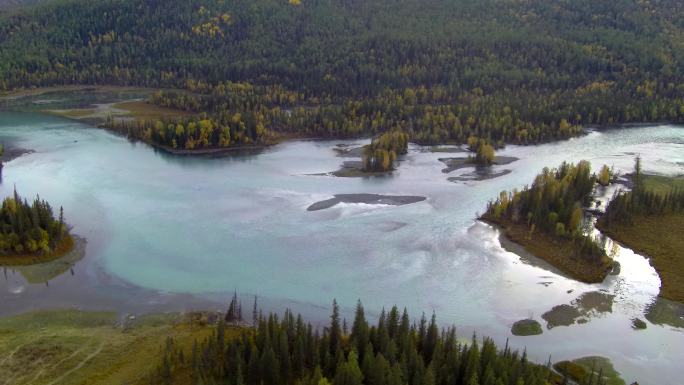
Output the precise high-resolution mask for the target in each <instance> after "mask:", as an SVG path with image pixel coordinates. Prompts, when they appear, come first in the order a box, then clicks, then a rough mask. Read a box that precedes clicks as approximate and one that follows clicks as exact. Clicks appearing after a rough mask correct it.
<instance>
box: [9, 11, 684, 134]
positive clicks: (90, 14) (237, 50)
mask: <svg viewBox="0 0 684 385" xmlns="http://www.w3.org/2000/svg"><path fill="white" fill-rule="evenodd" d="M225 82H228V83H226V84H233V83H238V82H239V83H244V84H249V85H252V86H255V87H257V88H256V90H257V91H258V98H256V99H254V100H253V101H254V103H251V104H248V106H247V107H246V108H247V109H248V112H249V113H252V112H258V113H261V112H262V110H263V108H262V107H264V106H266V107H267V108H269V109H272V108H274V107H285V106H288V105H291V104H293V103H294V104H297V106H298V107H299V106H308V107H311V109H302V110H299V111H297V110H295V111H293V113H295V114H297V117H298V118H300V120H301V121H302V122H304V125H303V126H299V125H296V124H295V123H297V121H291V122H289V123H290V124H292V125H296V126H297V129H300V130H305V131H307V132H316V133H318V134H321V135H322V134H327V135H330V136H339V135H343V134H347V135H358V134H359V133H362V134H375V133H378V132H382V131H385V130H387V129H391V128H400V129H402V130H404V131H406V132H409V133H410V135H411V139H412V140H416V141H420V142H433V143H436V142H448V141H453V142H461V143H463V142H465V140H466V139H467V138H468V137H469V136H470V135H475V136H478V137H484V138H487V139H488V140H492V141H494V142H515V143H535V142H540V141H548V140H554V139H560V138H566V137H569V136H573V135H577V134H578V133H580V132H581V130H580V126H586V125H593V124H614V123H625V122H647V121H668V122H682V121H684V5H683V4H682V2H680V1H677V0H663V1H658V2H654V1H651V2H648V1H643V2H635V1H631V0H617V1H610V2H609V1H591V0H560V1H547V0H531V1H525V2H519V1H512V0H483V1H472V0H363V1H362V0H302V1H298V0H297V1H295V0H290V1H287V0H259V1H253V0H234V1H221V0H198V1H185V0H99V1H90V0H66V1H65V0H56V1H54V2H50V3H48V4H46V5H43V6H40V7H38V8H36V9H27V10H25V11H21V12H19V13H13V14H12V15H8V16H5V17H0V92H1V90H11V89H14V88H17V87H27V86H49V85H61V84H73V83H78V84H117V85H139V86H150V87H171V88H183V89H187V90H189V91H191V92H193V93H202V94H204V96H202V97H201V98H200V96H196V97H197V98H199V99H202V98H209V101H202V100H194V101H193V104H192V105H184V106H182V107H184V108H186V109H192V108H193V107H196V108H200V107H202V106H205V105H206V106H208V107H207V108H212V107H217V106H220V105H222V104H225V103H223V102H225V100H226V97H225V96H219V95H217V94H219V93H218V92H216V87H218V86H219V85H220V83H225ZM276 94H277V95H281V96H282V95H288V98H274V97H273V96H274V95H276ZM188 100H191V99H188ZM172 104H180V103H172ZM314 107H315V108H314ZM202 108H204V107H202ZM204 112H218V111H212V110H204ZM263 120H264V121H265V123H266V124H267V126H266V128H267V129H273V130H276V131H277V130H279V129H280V128H281V127H280V126H279V124H281V123H280V121H281V120H282V119H280V118H278V119H275V118H274V119H272V120H273V121H269V119H263ZM283 125H284V126H287V125H286V124H283ZM165 126H167V124H165ZM286 129H288V130H289V129H291V127H289V126H288V127H286ZM254 139H255V138H252V140H254Z"/></svg>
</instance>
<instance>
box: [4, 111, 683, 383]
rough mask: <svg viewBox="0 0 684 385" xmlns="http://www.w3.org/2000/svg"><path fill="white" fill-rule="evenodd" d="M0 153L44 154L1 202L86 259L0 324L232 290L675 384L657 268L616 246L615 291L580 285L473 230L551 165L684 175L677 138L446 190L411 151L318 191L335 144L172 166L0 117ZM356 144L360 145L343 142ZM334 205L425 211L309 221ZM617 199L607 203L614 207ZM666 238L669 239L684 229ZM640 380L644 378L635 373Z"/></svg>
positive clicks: (23, 300) (23, 166) (437, 168)
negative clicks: (13, 201) (388, 172)
mask: <svg viewBox="0 0 684 385" xmlns="http://www.w3.org/2000/svg"><path fill="white" fill-rule="evenodd" d="M0 140H1V141H3V142H6V143H12V144H13V145H14V146H18V147H23V148H27V149H32V150H35V153H32V154H27V155H24V156H21V157H19V158H17V159H15V160H13V161H11V162H8V163H6V165H5V168H4V170H3V179H2V184H1V185H0V193H1V194H2V195H3V196H4V195H8V194H10V193H11V191H12V189H13V188H14V186H16V188H17V190H18V191H19V193H20V194H21V195H23V196H29V197H30V196H33V195H35V194H40V195H41V197H42V198H45V199H47V200H49V201H50V202H52V203H53V205H54V206H59V205H63V206H64V210H65V213H66V217H67V220H68V222H69V223H71V224H72V225H73V230H72V231H73V233H75V234H78V235H79V236H82V237H84V238H86V239H87V241H88V244H87V249H86V257H85V258H84V259H83V260H82V261H80V262H78V263H77V264H76V265H75V266H74V267H73V269H72V270H71V271H70V273H67V274H64V275H62V276H60V277H58V278H55V279H53V280H50V281H49V282H47V283H41V284H29V283H28V282H27V281H26V279H25V278H24V277H23V276H22V275H21V273H20V272H17V271H12V270H9V269H8V270H6V271H5V276H6V277H7V278H6V279H5V280H4V281H2V280H1V279H0V282H2V283H0V289H1V293H0V301H2V303H3V304H4V306H3V307H2V309H1V310H0V312H2V314H10V313H16V312H20V311H25V310H29V309H34V308H42V307H54V306H58V307H62V306H68V307H78V308H88V309H90V308H93V309H110V308H111V309H116V310H119V311H122V312H139V311H152V310H177V309H187V308H194V307H201V306H218V302H217V301H219V299H220V301H223V300H224V299H226V298H228V293H232V292H233V290H236V289H237V290H238V291H239V292H241V293H242V294H243V295H244V296H245V298H246V301H250V300H249V299H247V298H250V296H252V295H258V296H259V297H260V298H262V303H263V304H265V306H270V307H272V308H274V309H279V308H281V307H282V306H288V307H291V308H293V309H294V310H295V311H301V312H304V313H307V314H310V315H311V317H313V318H316V317H318V319H320V320H323V319H325V314H326V313H327V311H328V310H327V308H328V306H329V303H330V302H331V300H332V298H337V300H338V302H340V303H342V304H343V305H345V306H346V308H345V311H346V312H347V313H346V314H349V312H350V311H351V309H352V308H353V306H354V304H355V303H356V300H357V299H358V298H361V299H362V300H363V302H364V305H365V307H366V309H368V310H369V312H370V313H371V314H377V311H379V309H381V308H382V307H383V306H384V307H389V306H392V305H393V304H397V305H400V306H402V307H403V306H406V307H407V308H408V309H409V310H410V311H411V312H412V313H413V314H419V313H420V312H423V311H424V312H428V313H429V312H432V311H433V310H434V311H435V312H437V314H438V316H439V319H440V320H441V322H442V323H456V324H457V325H458V326H459V327H460V330H462V333H461V334H462V335H463V336H469V335H470V333H472V331H473V330H476V331H477V332H478V333H480V334H487V335H491V336H493V337H494V338H495V339H497V340H498V341H500V342H503V341H505V339H506V338H508V337H510V338H511V342H512V344H513V345H515V346H517V347H521V348H522V347H525V346H526V347H527V348H528V353H530V355H531V357H533V358H535V359H537V360H539V361H540V362H545V361H546V359H547V358H548V355H549V354H551V355H552V357H553V360H554V361H555V360H560V359H566V358H577V357H581V356H587V355H603V356H607V357H609V358H610V359H611V360H613V362H614V364H615V366H616V368H617V369H618V370H619V371H621V372H622V373H623V374H624V375H625V378H626V379H627V380H630V381H631V380H638V381H639V382H640V383H641V384H648V383H660V384H668V383H669V384H675V383H677V381H678V380H679V372H680V368H679V366H678V364H679V361H680V360H681V358H682V357H684V333H682V329H677V328H675V327H673V326H668V325H658V324H654V323H651V322H648V329H647V330H645V331H633V330H632V329H631V327H630V325H631V323H630V320H631V318H633V317H640V318H642V319H644V312H645V311H646V309H647V307H648V306H649V305H650V304H651V303H653V301H654V298H655V296H656V295H657V293H658V287H659V284H660V281H659V279H658V277H657V275H656V274H655V271H654V270H653V269H652V268H651V267H650V266H649V264H648V262H647V261H646V260H645V259H644V258H642V257H641V256H639V255H635V254H634V253H632V252H631V251H630V250H626V249H621V248H619V246H616V259H618V260H619V261H620V263H621V264H622V270H621V272H620V274H619V275H618V276H614V277H609V278H608V279H606V281H605V282H604V283H602V284H597V285H587V284H582V283H578V282H575V281H572V280H569V279H567V278H564V277H562V276H561V275H559V274H557V273H555V272H554V271H553V269H549V268H545V267H544V266H543V264H540V263H537V262H534V261H533V263H530V262H529V261H526V260H521V258H520V257H519V256H518V255H516V254H514V253H511V252H508V251H506V250H505V249H504V248H502V246H501V243H500V242H499V239H498V232H497V230H495V229H493V228H491V227H490V226H487V225H485V224H482V223H479V222H477V221H476V220H475V219H474V218H476V214H477V212H478V211H482V210H483V209H484V207H485V206H486V203H487V201H488V200H489V199H490V198H492V197H494V196H496V195H497V194H498V193H499V192H500V191H501V190H504V189H511V188H514V187H522V186H523V185H524V184H525V183H529V182H530V181H531V180H532V178H533V177H534V175H535V174H536V173H537V172H538V171H539V170H540V169H541V168H542V167H544V166H555V165H558V164H559V163H560V162H562V161H563V160H568V161H576V160H579V159H588V160H590V161H591V162H592V163H593V164H594V167H599V166H600V165H602V164H604V163H605V164H608V165H613V166H615V168H616V169H618V170H622V171H624V172H627V171H629V170H630V169H631V167H632V164H633V158H634V155H635V154H641V156H642V158H643V160H644V166H645V169H646V171H650V172H657V173H662V174H667V175H674V174H684V128H681V127H673V126H657V127H641V128H625V129H620V130H617V129H616V130H606V131H601V132H598V131H594V132H590V133H589V134H588V135H586V136H584V137H581V138H577V139H572V140H569V141H565V142H561V143H554V144H546V145H541V146H535V147H517V146H509V147H507V148H506V149H505V150H504V151H502V152H501V155H507V156H514V157H518V158H520V160H518V161H516V162H514V163H512V164H509V165H505V166H497V167H498V169H499V170H503V169H509V170H511V173H510V174H507V175H504V176H501V177H498V178H495V179H491V180H486V181H479V182H477V181H471V182H466V183H463V182H460V183H453V182H449V181H448V180H447V178H448V177H450V176H457V175H460V174H464V173H468V172H469V170H458V171H454V172H453V173H451V174H448V175H447V174H444V173H442V171H441V170H442V168H444V165H443V164H442V163H441V162H439V161H438V158H442V157H449V156H458V154H448V153H443V152H440V153H434V152H431V151H430V149H429V148H423V147H419V146H412V147H411V150H410V152H409V154H408V155H407V156H406V158H405V159H404V160H403V161H402V163H401V166H400V168H399V170H398V171H396V172H395V173H394V174H393V175H392V176H389V177H376V178H335V177H329V176H312V175H309V174H318V173H325V172H329V171H333V170H336V169H337V168H339V166H340V164H341V163H342V162H343V161H344V159H343V158H340V157H337V156H336V154H335V152H334V151H333V148H334V147H335V145H337V144H339V143H341V142H340V141H298V142H289V143H285V144H281V145H278V146H275V147H272V148H269V149H267V150H264V151H262V152H261V153H258V154H236V155H232V156H226V157H211V158H210V157H174V156H169V155H166V154H164V153H161V152H158V151H154V150H153V149H151V148H150V147H148V146H146V145H143V144H134V143H130V142H128V141H127V140H126V139H125V138H122V137H120V136H117V135H114V134H111V133H108V132H106V131H104V130H100V129H96V128H93V127H90V126H87V125H84V124H80V123H76V122H72V121H68V120H64V119H61V118H56V117H51V116H47V115H41V114H35V113H10V112H0ZM347 143H351V144H362V143H364V141H351V142H347ZM341 193H376V194H387V195H417V196H425V197H426V198H427V200H426V201H424V202H419V203H415V204H410V205H405V206H398V207H394V206H382V205H364V204H340V205H337V206H335V207H332V208H329V209H326V210H321V211H313V212H312V211H307V210H306V208H307V207H308V206H309V205H311V204H312V203H315V202H317V201H320V200H325V199H329V198H331V197H332V196H333V195H334V194H341ZM605 194H606V195H609V194H610V192H606V193H605ZM681 230H682V229H670V230H669V231H681ZM601 290H603V291H604V292H605V293H608V294H611V295H615V299H614V303H613V304H612V312H603V313H601V312H598V311H596V312H594V313H592V314H590V315H589V316H588V317H587V318H588V321H589V322H588V323H586V324H581V325H572V326H570V327H556V328H553V329H552V330H545V331H544V334H543V335H541V336H536V337H513V336H510V326H511V325H512V324H513V322H515V321H517V320H519V319H521V318H528V317H532V318H535V319H537V320H539V321H540V322H542V324H543V325H545V322H543V320H542V319H541V314H543V313H544V312H546V311H548V310H550V309H551V308H552V307H553V306H555V305H559V304H563V303H570V302H571V301H573V300H575V299H576V298H577V297H579V296H580V295H581V294H582V293H585V292H589V291H601ZM644 365H648V367H649V369H650V370H649V371H647V372H646V371H644V370H641V368H642V367H643V366H644Z"/></svg>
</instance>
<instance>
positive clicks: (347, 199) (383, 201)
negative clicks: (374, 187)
mask: <svg viewBox="0 0 684 385" xmlns="http://www.w3.org/2000/svg"><path fill="white" fill-rule="evenodd" d="M425 199H426V198H425V197H418V196H410V195H378V194H336V195H335V197H334V198H330V199H326V200H324V201H319V202H316V203H314V204H312V205H311V206H309V207H308V208H307V211H318V210H325V209H329V208H331V207H333V206H335V205H337V204H339V203H363V204H367V205H385V206H403V205H409V204H412V203H417V202H422V201H424V200H425Z"/></svg>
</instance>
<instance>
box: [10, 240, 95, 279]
mask: <svg viewBox="0 0 684 385" xmlns="http://www.w3.org/2000/svg"><path fill="white" fill-rule="evenodd" d="M85 250H86V240H85V239H83V238H80V237H78V236H74V249H73V250H72V251H70V252H68V253H66V254H65V255H64V256H62V257H60V258H57V259H55V260H52V261H49V262H44V263H38V264H34V265H27V266H2V265H1V264H0V267H1V268H2V269H3V271H4V275H5V280H7V279H8V270H9V271H10V272H11V273H14V272H17V273H19V274H21V276H22V277H24V279H25V280H26V283H28V284H32V285H38V284H45V285H49V282H50V281H51V280H53V279H55V278H57V277H59V276H60V275H62V274H64V273H66V272H70V273H71V275H73V274H74V271H73V267H74V266H75V265H76V263H78V262H79V261H80V260H82V259H83V257H84V256H85ZM14 290H15V291H16V290H18V288H17V287H16V286H15V288H14Z"/></svg>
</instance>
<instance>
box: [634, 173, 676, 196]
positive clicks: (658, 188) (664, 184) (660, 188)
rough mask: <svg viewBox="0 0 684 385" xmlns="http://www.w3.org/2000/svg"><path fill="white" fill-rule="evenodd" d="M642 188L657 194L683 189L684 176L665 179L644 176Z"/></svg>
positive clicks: (663, 177) (662, 177)
mask: <svg viewBox="0 0 684 385" xmlns="http://www.w3.org/2000/svg"><path fill="white" fill-rule="evenodd" d="M643 181H644V188H646V189H647V190H651V191H654V192H656V193H658V194H667V193H668V192H669V191H671V190H672V189H684V176H678V177H674V178H673V177H667V176H661V175H644V177H643Z"/></svg>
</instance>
